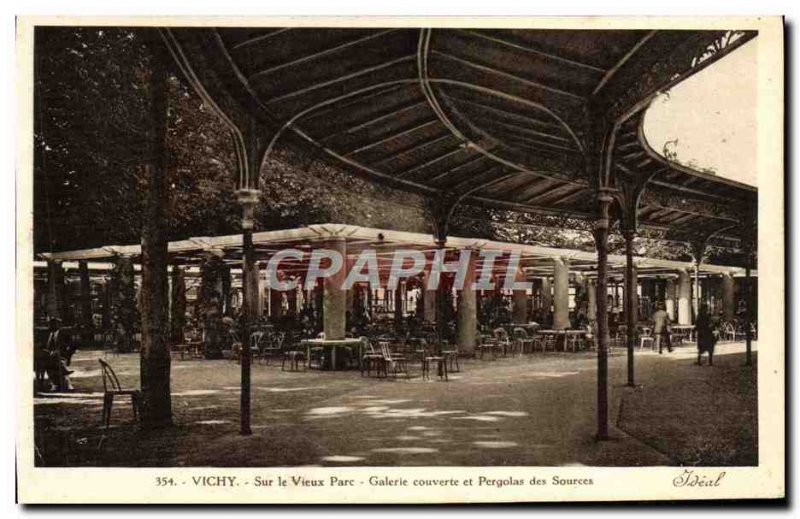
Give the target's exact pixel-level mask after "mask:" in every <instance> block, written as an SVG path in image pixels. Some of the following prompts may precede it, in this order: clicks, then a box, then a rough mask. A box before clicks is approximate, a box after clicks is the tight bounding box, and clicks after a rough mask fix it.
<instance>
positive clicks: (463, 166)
mask: <svg viewBox="0 0 800 519" xmlns="http://www.w3.org/2000/svg"><path fill="white" fill-rule="evenodd" d="M488 158H489V157H487V156H486V155H480V154H479V155H478V156H476V157H475V158H473V159H470V160H468V161H467V162H465V163H463V164H459V165H458V166H456V167H454V168H451V169H448V170H447V171H445V172H443V173H439V174H438V175H436V176H435V177H433V178H432V179H430V182H436V181H438V180H440V179H442V178H444V177H446V176H447V175H450V174H452V173H455V172H456V171H458V170H459V169H461V168H466V167H467V166H470V165H472V164H475V163H476V162H478V161H481V160H483V159H488Z"/></svg>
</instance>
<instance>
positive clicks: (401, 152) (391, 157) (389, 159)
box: [370, 133, 455, 167]
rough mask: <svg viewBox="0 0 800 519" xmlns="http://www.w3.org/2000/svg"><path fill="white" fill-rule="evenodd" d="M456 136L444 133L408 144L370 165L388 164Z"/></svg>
mask: <svg viewBox="0 0 800 519" xmlns="http://www.w3.org/2000/svg"><path fill="white" fill-rule="evenodd" d="M454 138H455V137H454V136H453V134H452V133H447V134H446V135H442V136H441V137H438V138H436V139H433V140H432V141H429V140H425V141H423V142H420V143H414V144H412V145H411V146H408V147H406V148H403V149H401V150H398V151H397V152H395V153H392V154H390V155H389V156H388V157H384V158H382V159H380V160H378V161H377V162H373V163H370V166H372V167H376V166H382V165H386V163H387V162H392V161H394V160H397V159H398V158H400V157H403V156H404V155H408V154H409V153H412V152H414V151H417V150H421V149H422V148H426V147H428V146H432V145H434V144H436V143H439V142H442V141H443V140H446V139H454Z"/></svg>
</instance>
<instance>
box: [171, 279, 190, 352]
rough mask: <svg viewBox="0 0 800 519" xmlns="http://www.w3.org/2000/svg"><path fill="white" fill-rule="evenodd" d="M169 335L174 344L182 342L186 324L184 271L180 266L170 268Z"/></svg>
mask: <svg viewBox="0 0 800 519" xmlns="http://www.w3.org/2000/svg"><path fill="white" fill-rule="evenodd" d="M170 311H171V312H170V313H171V316H170V323H169V324H170V330H172V332H171V333H170V337H171V339H172V341H173V342H174V343H175V344H180V343H182V342H183V328H184V326H186V273H185V272H184V271H183V269H182V268H181V267H174V268H173V269H172V306H171V308H170Z"/></svg>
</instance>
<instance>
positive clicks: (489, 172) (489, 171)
mask: <svg viewBox="0 0 800 519" xmlns="http://www.w3.org/2000/svg"><path fill="white" fill-rule="evenodd" d="M504 170H505V168H503V166H500V165H496V166H493V167H490V168H489V169H486V170H484V171H482V172H480V173H478V174H477V175H475V176H473V177H471V178H468V179H466V180H464V181H462V182H459V183H458V184H456V185H455V186H453V187H452V189H453V191H456V192H460V191H461V190H462V188H464V187H465V186H469V185H470V184H472V183H473V182H474V181H475V180H476V179H478V180H479V181H480V182H481V183H482V182H483V181H484V179H486V178H487V177H489V178H491V177H494V176H495V173H497V172H498V171H500V173H503V172H504ZM500 176H502V175H500ZM470 189H472V188H470Z"/></svg>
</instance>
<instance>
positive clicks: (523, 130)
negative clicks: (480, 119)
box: [489, 121, 580, 153]
mask: <svg viewBox="0 0 800 519" xmlns="http://www.w3.org/2000/svg"><path fill="white" fill-rule="evenodd" d="M489 124H496V125H498V126H502V127H504V128H507V129H508V130H510V131H516V132H520V133H522V134H525V135H526V137H524V139H526V140H528V139H530V141H531V142H533V143H536V144H541V145H542V146H548V147H550V148H555V149H558V150H564V151H569V152H575V153H580V152H579V151H578V150H577V149H576V148H570V147H569V146H562V145H559V144H555V143H552V142H547V141H543V140H541V139H536V138H530V137H527V136H529V135H534V136H536V137H541V136H544V137H550V138H553V137H552V136H550V135H547V134H542V133H540V132H537V131H534V130H528V129H527V128H520V127H519V126H516V125H513V124H508V123H504V122H502V121H492V122H491V123H489ZM555 138H557V137H555ZM563 140H564V141H566V142H568V143H569V142H570V141H569V139H563Z"/></svg>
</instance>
